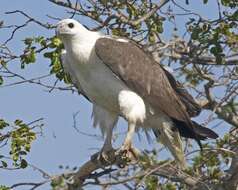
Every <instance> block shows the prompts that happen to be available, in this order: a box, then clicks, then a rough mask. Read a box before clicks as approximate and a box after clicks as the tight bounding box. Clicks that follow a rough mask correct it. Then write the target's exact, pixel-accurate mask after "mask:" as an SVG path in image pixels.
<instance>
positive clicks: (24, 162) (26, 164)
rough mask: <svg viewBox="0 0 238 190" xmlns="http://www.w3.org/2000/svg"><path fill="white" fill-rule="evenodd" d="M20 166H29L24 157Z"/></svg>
mask: <svg viewBox="0 0 238 190" xmlns="http://www.w3.org/2000/svg"><path fill="white" fill-rule="evenodd" d="M20 166H21V168H23V169H24V168H26V167H27V166H28V163H27V161H26V160H25V159H22V160H21V165H20Z"/></svg>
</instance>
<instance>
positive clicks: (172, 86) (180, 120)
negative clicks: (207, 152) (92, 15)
mask: <svg viewBox="0 0 238 190" xmlns="http://www.w3.org/2000/svg"><path fill="white" fill-rule="evenodd" d="M56 34H57V35H58V36H59V38H60V39H61V40H62V42H63V44H64V48H65V52H63V53H62V62H63V67H64V70H65V72H66V73H68V74H69V75H70V77H71V79H72V82H73V84H74V85H75V86H76V88H77V89H78V90H79V91H80V92H81V93H82V94H83V95H84V96H85V97H87V98H88V99H89V100H90V101H91V102H92V104H93V116H94V125H95V126H96V125H99V126H100V128H101V129H102V131H103V132H104V133H105V134H106V139H105V143H104V145H103V148H102V150H101V156H106V155H107V152H108V151H111V150H112V142H111V141H112V133H113V128H114V126H115V125H116V123H117V121H118V118H119V117H120V116H121V117H123V118H124V119H125V120H126V121H127V122H128V132H127V134H126V137H125V140H124V143H123V145H122V147H121V148H120V150H124V151H130V150H132V136H133V133H134V132H135V129H136V127H142V128H150V129H152V130H153V132H154V134H155V135H156V137H158V138H159V140H160V142H162V143H163V144H164V145H165V146H166V147H167V148H168V149H169V150H170V152H171V153H172V155H173V156H174V158H175V159H176V160H177V162H178V164H179V165H180V166H181V167H182V168H184V167H185V164H186V162H185V156H184V153H183V147H182V140H181V136H182V137H186V138H193V139H195V140H196V141H197V142H198V144H199V145H200V146H201V142H200V140H205V139H207V138H217V137H218V136H217V134H216V133H215V132H213V131H212V130H210V129H208V128H205V127H203V126H201V125H199V124H197V123H196V122H194V121H192V120H191V117H193V116H196V115H198V114H199V112H200V107H199V106H198V105H197V104H196V102H195V101H194V99H193V98H192V96H191V95H189V94H188V92H187V91H186V90H185V89H184V88H182V86H181V85H180V84H179V83H178V82H177V81H176V80H175V79H174V78H173V76H172V75H171V73H169V72H168V71H167V70H165V69H164V68H163V67H162V66H160V65H159V64H158V63H157V62H156V61H154V60H153V58H152V56H150V55H148V54H147V53H145V52H144V51H143V50H142V49H141V48H140V47H139V46H138V45H136V44H135V43H133V42H131V41H130V40H126V39H121V38H114V37H110V36H106V35H102V34H101V33H99V32H93V31H89V30H88V29H86V28H85V27H84V26H83V25H81V24H80V23H79V22H77V21H76V20H73V19H64V20H61V21H60V22H59V23H58V24H57V28H56Z"/></svg>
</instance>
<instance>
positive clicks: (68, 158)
mask: <svg viewBox="0 0 238 190" xmlns="http://www.w3.org/2000/svg"><path fill="white" fill-rule="evenodd" d="M182 2H183V1H182ZM201 2H202V1H201ZM196 3H197V6H194V7H196V8H198V10H199V11H200V12H202V14H206V15H210V13H208V12H209V11H211V10H212V7H213V6H215V5H214V4H209V5H208V7H204V6H201V3H200V1H196ZM17 9H18V10H22V11H25V12H26V13H28V14H29V15H31V16H32V17H33V18H36V19H37V20H40V21H42V22H46V21H47V20H48V21H50V22H51V23H52V22H54V21H52V20H51V19H49V18H48V17H47V16H46V15H47V14H49V15H51V16H55V17H60V18H66V17H67V15H66V11H65V10H66V9H65V8H60V7H57V6H55V5H53V4H51V3H49V2H48V1H47V0H41V1H39V0H38V1H37V0H21V1H19V0H11V1H9V0H1V6H0V18H1V20H4V21H5V24H6V25H11V24H22V23H24V21H25V18H24V17H22V16H20V15H17V14H16V15H6V14H4V12H6V11H13V10H17ZM210 16H212V15H210ZM77 19H80V20H81V22H82V23H83V24H86V25H88V26H91V25H92V24H93V23H92V22H89V21H88V20H87V19H84V18H80V17H77ZM181 19H182V18H181ZM182 22H183V20H178V23H182ZM169 34H170V33H169V32H168V33H167V35H168V38H169ZM40 35H44V36H48V37H51V36H53V35H54V31H53V30H51V31H49V30H46V29H43V28H41V27H39V26H37V25H36V24H33V23H32V24H30V25H29V26H28V27H25V28H23V29H21V30H19V31H18V32H17V33H16V35H15V37H14V39H13V40H12V41H11V42H10V43H9V45H10V47H11V48H12V50H13V51H14V52H16V53H18V54H19V53H21V51H22V48H23V47H24V46H23V42H22V39H24V38H25V37H30V36H40ZM8 37H9V30H0V42H1V43H2V42H3V41H4V40H6V39H7V38H8ZM10 68H11V69H13V70H14V71H16V72H19V73H21V74H22V75H24V76H26V77H27V78H31V77H35V76H41V75H43V74H47V73H49V61H48V60H47V59H44V58H43V57H42V56H39V57H38V58H37V63H35V64H34V65H30V66H29V67H27V69H25V70H21V69H20V63H19V61H13V62H11V64H10ZM9 82H10V81H9ZM51 82H52V83H53V82H54V81H53V80H52V81H51ZM0 105H1V112H0V118H4V119H6V120H7V121H14V120H15V119H16V118H20V119H23V120H24V121H26V122H30V121H32V120H35V119H38V118H40V117H43V118H44V123H45V127H44V135H43V136H42V137H39V138H38V139H37V141H36V142H34V144H33V146H32V151H31V152H30V154H29V155H28V156H27V160H28V161H29V162H30V163H32V164H34V165H36V166H38V167H39V168H42V169H43V170H45V171H47V172H49V173H50V174H54V173H60V172H62V171H61V170H59V169H58V166H59V165H69V166H70V167H74V166H80V165H81V164H82V163H83V162H85V161H86V160H88V159H89V157H90V156H91V155H92V153H94V152H96V151H97V150H98V149H99V148H100V147H101V146H102V143H103V141H101V140H97V139H95V138H92V137H89V136H85V135H82V134H80V133H77V132H76V130H75V129H74V128H73V127H72V126H73V114H74V113H76V112H78V111H79V114H78V116H77V127H78V128H79V130H80V131H83V132H86V133H89V134H96V135H100V133H99V130H98V129H97V130H95V129H93V128H92V127H91V125H92V123H91V104H89V103H88V102H87V101H86V100H85V99H84V98H82V97H80V96H78V95H77V94H76V93H75V94H72V93H70V92H64V91H53V92H51V93H49V92H47V91H46V89H43V88H41V87H40V86H36V85H30V84H25V85H18V86H12V87H7V88H0ZM202 119H203V117H200V119H199V120H200V121H202ZM118 128H119V129H118V130H117V131H125V130H126V123H125V122H122V121H121V122H120V124H119V127H118ZM122 139H123V138H119V140H118V141H117V142H116V146H118V145H119V144H120V143H121V142H122ZM134 139H135V144H136V146H138V147H141V148H148V147H149V146H151V145H148V143H147V142H146V141H145V140H146V139H145V137H142V141H141V142H139V140H138V138H137V137H136V136H135V138H134ZM157 146H158V145H157ZM166 155H167V154H166ZM40 179H41V176H40V175H39V174H38V173H37V172H36V171H32V169H27V170H20V171H17V172H15V171H4V170H0V184H6V185H11V184H13V183H17V182H22V181H34V180H36V181H39V180H40ZM42 189H44V188H42Z"/></svg>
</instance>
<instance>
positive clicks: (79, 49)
mask: <svg viewBox="0 0 238 190" xmlns="http://www.w3.org/2000/svg"><path fill="white" fill-rule="evenodd" d="M101 36H102V35H101V34H100V33H98V32H91V31H88V30H85V31H82V32H80V33H78V34H77V35H74V36H66V37H64V38H63V39H62V40H63V43H64V46H65V49H66V51H67V54H68V55H70V56H72V57H73V58H74V59H75V60H76V61H79V62H80V63H86V62H87V61H88V60H89V58H90V56H91V54H92V53H93V52H92V51H93V48H94V45H95V43H96V41H97V39H98V38H100V37H101ZM78 59H80V60H78Z"/></svg>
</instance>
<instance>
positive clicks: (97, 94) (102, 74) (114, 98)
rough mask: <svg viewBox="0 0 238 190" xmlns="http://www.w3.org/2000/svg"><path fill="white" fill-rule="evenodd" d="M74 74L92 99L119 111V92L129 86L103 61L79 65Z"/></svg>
mask: <svg viewBox="0 0 238 190" xmlns="http://www.w3.org/2000/svg"><path fill="white" fill-rule="evenodd" d="M74 66H75V65H74ZM74 74H75V76H76V77H77V81H79V82H80V86H81V88H82V89H83V91H84V92H85V93H86V94H87V96H88V97H89V99H90V100H91V101H93V102H94V103H96V104H97V105H100V106H102V107H104V108H106V109H108V110H111V111H114V112H119V102H118V96H119V93H120V92H121V91H122V90H128V88H127V87H126V85H124V83H123V82H121V81H120V80H119V79H118V78H116V76H115V75H114V74H113V73H112V72H111V71H110V70H109V68H107V67H106V66H105V65H103V64H101V63H95V64H90V65H86V66H85V65H77V66H76V68H75V69H74Z"/></svg>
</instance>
